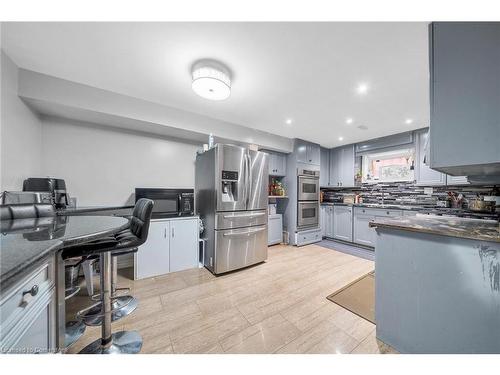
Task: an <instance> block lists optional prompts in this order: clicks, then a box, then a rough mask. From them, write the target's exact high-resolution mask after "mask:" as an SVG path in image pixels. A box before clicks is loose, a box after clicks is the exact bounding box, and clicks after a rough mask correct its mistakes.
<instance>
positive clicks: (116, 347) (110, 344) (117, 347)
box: [80, 251, 142, 354]
mask: <svg viewBox="0 0 500 375" xmlns="http://www.w3.org/2000/svg"><path fill="white" fill-rule="evenodd" d="M111 258H112V256H111V252H109V251H108V252H104V253H102V254H101V255H100V259H99V261H100V266H101V275H100V280H101V301H102V310H103V317H102V325H101V338H100V339H98V340H96V341H94V342H92V343H91V344H89V345H87V346H86V347H85V348H83V349H82V350H81V351H80V353H81V354H115V353H116V354H120V353H122V354H135V353H139V352H140V351H141V348H142V337H141V335H139V333H138V332H136V331H120V332H116V333H113V334H112V333H111V311H112V303H111V275H112V265H111V263H112V261H111Z"/></svg>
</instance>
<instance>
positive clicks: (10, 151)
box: [0, 50, 42, 191]
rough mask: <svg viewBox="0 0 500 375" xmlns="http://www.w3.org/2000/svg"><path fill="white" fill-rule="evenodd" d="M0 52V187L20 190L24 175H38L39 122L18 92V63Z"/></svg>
mask: <svg viewBox="0 0 500 375" xmlns="http://www.w3.org/2000/svg"><path fill="white" fill-rule="evenodd" d="M1 55H2V56H1V70H2V73H1V77H2V79H1V80H2V91H1V96H2V100H1V106H2V110H1V113H2V115H1V126H0V139H1V141H0V145H1V147H0V149H1V151H0V155H1V181H0V190H1V191H4V190H22V187H23V181H24V179H25V178H27V177H37V176H39V175H40V166H41V163H40V159H41V149H42V126H41V121H40V119H39V118H38V117H37V115H36V114H35V113H33V112H32V111H31V109H30V108H29V107H27V106H26V104H24V102H23V101H22V100H21V99H19V97H18V96H17V85H18V68H17V66H16V65H15V64H14V62H13V61H12V60H11V59H10V58H9V57H8V56H7V55H6V54H5V53H4V51H3V50H2V52H1Z"/></svg>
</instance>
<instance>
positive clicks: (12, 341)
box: [0, 258, 58, 354]
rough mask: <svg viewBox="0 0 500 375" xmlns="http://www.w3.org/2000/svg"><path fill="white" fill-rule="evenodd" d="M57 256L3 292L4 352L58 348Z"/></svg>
mask: <svg viewBox="0 0 500 375" xmlns="http://www.w3.org/2000/svg"><path fill="white" fill-rule="evenodd" d="M54 280H55V267H54V261H53V258H51V260H49V261H47V262H46V263H44V264H42V266H40V267H38V268H37V269H36V270H34V271H32V272H31V273H30V274H29V275H28V276H27V277H25V278H23V279H22V280H21V281H19V282H18V283H16V284H14V285H13V286H11V287H9V288H6V289H5V290H4V289H2V291H1V295H0V325H1V327H2V329H1V330H0V353H14V354H16V353H17V354H24V353H31V354H33V353H51V352H56V351H57V350H58V349H57V347H56V330H57V322H56V301H55V281H54Z"/></svg>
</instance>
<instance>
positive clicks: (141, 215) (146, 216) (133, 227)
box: [130, 198, 154, 246]
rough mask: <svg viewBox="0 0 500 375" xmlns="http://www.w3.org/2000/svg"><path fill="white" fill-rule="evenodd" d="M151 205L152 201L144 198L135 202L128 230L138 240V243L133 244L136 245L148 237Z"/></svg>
mask: <svg viewBox="0 0 500 375" xmlns="http://www.w3.org/2000/svg"><path fill="white" fill-rule="evenodd" d="M153 205H154V201H152V200H151V199H146V198H141V199H139V200H138V201H137V202H136V204H135V207H134V211H133V213H132V218H131V219H130V231H131V232H132V233H133V234H134V235H135V236H137V237H138V238H139V240H140V243H137V244H135V245H136V246H139V245H142V244H143V243H144V242H146V240H147V238H148V232H149V222H150V221H151V214H152V213H153Z"/></svg>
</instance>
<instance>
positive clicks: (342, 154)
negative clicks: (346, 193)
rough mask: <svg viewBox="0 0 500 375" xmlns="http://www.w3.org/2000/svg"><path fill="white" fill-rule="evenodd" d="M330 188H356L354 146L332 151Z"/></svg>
mask: <svg viewBox="0 0 500 375" xmlns="http://www.w3.org/2000/svg"><path fill="white" fill-rule="evenodd" d="M330 186H333V187H353V186H354V145H348V146H342V147H337V148H334V149H331V150H330Z"/></svg>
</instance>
